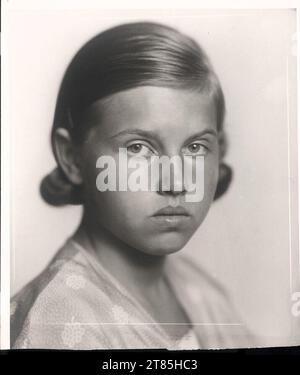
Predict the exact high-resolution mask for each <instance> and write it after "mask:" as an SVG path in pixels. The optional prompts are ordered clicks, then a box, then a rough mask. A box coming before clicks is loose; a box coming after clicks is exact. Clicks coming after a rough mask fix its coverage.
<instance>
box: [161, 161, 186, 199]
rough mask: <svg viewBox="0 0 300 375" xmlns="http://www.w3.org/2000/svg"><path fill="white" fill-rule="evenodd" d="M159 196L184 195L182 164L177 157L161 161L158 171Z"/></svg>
mask: <svg viewBox="0 0 300 375" xmlns="http://www.w3.org/2000/svg"><path fill="white" fill-rule="evenodd" d="M158 193H159V194H164V195H165V194H170V195H180V194H183V193H185V187H184V178H183V162H182V158H181V157H180V156H179V155H175V156H173V157H172V158H169V157H166V158H163V159H162V163H161V165H160V171H159V189H158Z"/></svg>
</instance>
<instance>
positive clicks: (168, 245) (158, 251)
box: [143, 234, 189, 256]
mask: <svg viewBox="0 0 300 375" xmlns="http://www.w3.org/2000/svg"><path fill="white" fill-rule="evenodd" d="M188 240H189V238H182V237H181V236H178V235H177V236H176V235H170V234H169V235H168V236H165V238H164V240H163V241H153V242H152V243H151V245H150V246H149V247H147V248H145V244H144V249H143V252H144V253H146V254H148V255H154V256H163V255H169V254H173V253H176V252H178V251H180V250H181V249H182V248H183V247H184V246H185V245H186V243H187V242H188Z"/></svg>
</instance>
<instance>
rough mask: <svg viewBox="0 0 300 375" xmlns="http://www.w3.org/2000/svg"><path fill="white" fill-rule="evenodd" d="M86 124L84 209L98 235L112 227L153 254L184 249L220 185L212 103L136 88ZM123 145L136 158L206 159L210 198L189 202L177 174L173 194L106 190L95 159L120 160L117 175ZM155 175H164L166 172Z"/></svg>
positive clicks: (92, 112)
mask: <svg viewBox="0 0 300 375" xmlns="http://www.w3.org/2000/svg"><path fill="white" fill-rule="evenodd" d="M84 121H85V122H86V124H87V123H89V125H91V129H90V131H89V132H88V135H87V138H86V140H85V142H84V143H83V144H82V146H81V149H80V155H81V162H80V165H81V174H82V178H83V181H84V194H85V196H84V199H85V209H86V213H87V215H88V217H89V218H90V219H91V220H92V221H93V222H94V223H96V225H97V226H96V228H97V227H98V228H99V233H101V230H103V229H105V231H106V232H108V233H110V234H111V235H112V236H114V237H116V238H117V239H119V240H121V241H122V242H124V243H125V244H127V245H129V246H130V247H132V248H135V249H137V250H139V251H142V252H144V253H147V254H149V255H166V254H169V253H173V252H175V251H178V250H180V249H181V248H182V247H183V246H184V245H185V244H186V243H187V241H188V240H189V239H190V238H191V236H192V235H193V233H194V232H195V231H196V229H197V228H198V227H199V225H200V224H201V223H202V221H203V220H204V218H205V216H206V214H207V212H208V209H209V207H210V205H211V203H212V200H213V197H214V193H215V189H216V185H217V181H218V165H219V155H218V154H219V149H218V138H217V137H218V135H217V126H216V110H215V106H214V104H213V103H212V100H211V99H210V98H209V97H208V95H205V94H199V93H196V92H192V91H187V90H180V89H173V88H162V87H150V86H144V87H137V88H133V89H130V90H126V91H123V92H119V93H116V94H114V95H112V96H110V97H109V98H105V99H102V100H99V101H97V102H95V103H94V104H93V105H91V106H90V107H89V109H88V111H87V113H86V115H85V119H84ZM120 148H123V149H124V148H125V149H127V157H128V159H129V160H130V159H132V158H139V157H140V156H143V157H145V158H146V159H147V158H150V157H151V156H153V155H158V156H162V155H165V156H168V157H172V156H174V155H178V156H180V157H181V158H183V156H184V155H190V156H198V155H205V157H204V176H203V177H204V197H203V199H202V200H201V201H199V202H187V201H186V199H185V198H186V192H185V190H184V189H182V190H181V191H175V190H174V189H173V186H174V184H176V182H175V180H176V173H175V172H173V173H171V174H170V178H171V179H173V181H170V186H171V188H170V189H168V190H166V191H135V192H134V191H130V190H129V191H105V192H100V191H99V190H98V189H97V186H96V179H97V176H98V175H99V172H100V170H99V169H97V168H96V161H97V159H98V158H99V157H100V156H104V155H105V156H110V157H113V158H114V160H115V162H116V166H117V171H118V164H119V149H120ZM193 168H195V163H193ZM175 170H176V168H175V169H174V171H175ZM129 175H130V172H129ZM194 175H195V174H194ZM156 177H157V178H158V179H159V178H160V177H161V178H164V177H163V174H160V175H159V176H156ZM160 210H162V211H161V212H158V211H160ZM96 230H97V229H96Z"/></svg>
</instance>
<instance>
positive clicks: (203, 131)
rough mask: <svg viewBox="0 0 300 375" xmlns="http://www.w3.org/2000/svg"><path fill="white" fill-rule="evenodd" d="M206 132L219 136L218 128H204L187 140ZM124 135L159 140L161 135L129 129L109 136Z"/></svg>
mask: <svg viewBox="0 0 300 375" xmlns="http://www.w3.org/2000/svg"><path fill="white" fill-rule="evenodd" d="M206 134H210V135H212V136H214V137H217V136H218V135H217V132H216V130H214V129H204V130H202V131H201V132H198V133H195V134H193V135H192V136H190V137H189V138H188V139H187V140H186V142H189V141H191V140H193V139H195V138H200V137H202V136H203V135H206ZM122 135H139V136H142V137H149V138H153V139H157V140H159V137H158V135H157V134H156V133H155V132H153V131H151V130H142V129H128V130H122V131H120V132H118V133H116V134H114V135H112V136H110V137H109V139H113V138H116V137H118V136H122Z"/></svg>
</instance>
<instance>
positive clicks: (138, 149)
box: [127, 143, 153, 157]
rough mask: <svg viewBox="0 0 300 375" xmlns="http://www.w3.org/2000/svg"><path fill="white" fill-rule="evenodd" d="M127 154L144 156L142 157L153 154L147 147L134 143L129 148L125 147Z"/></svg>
mask: <svg viewBox="0 0 300 375" xmlns="http://www.w3.org/2000/svg"><path fill="white" fill-rule="evenodd" d="M127 152H128V153H130V154H132V155H137V156H144V157H147V156H150V155H152V154H153V151H152V150H151V149H150V148H149V147H148V146H146V145H144V144H142V143H134V144H132V145H130V146H127Z"/></svg>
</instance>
